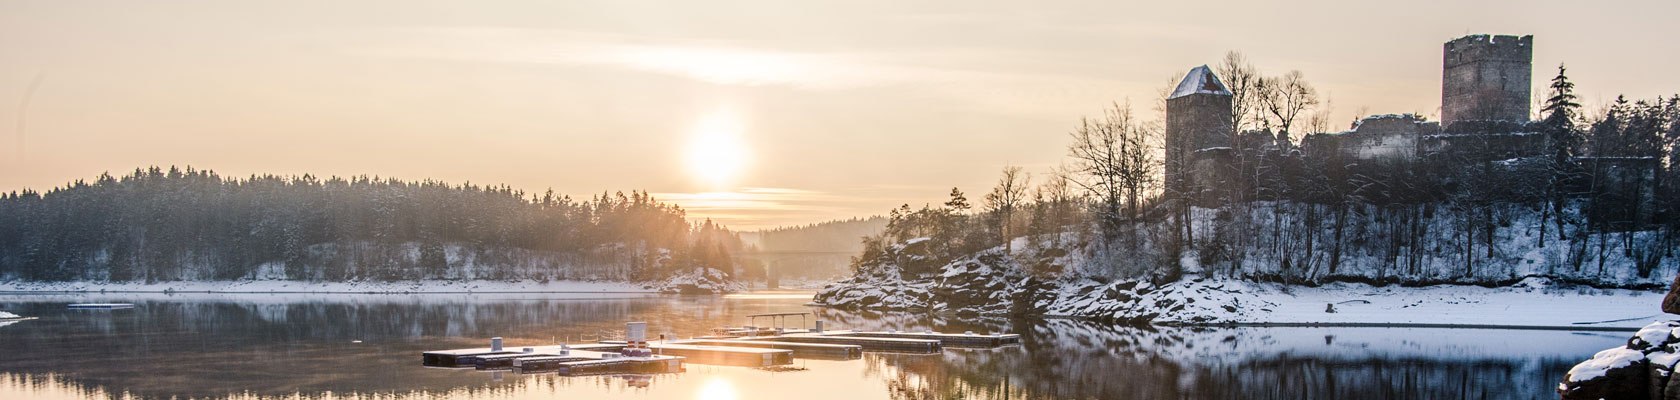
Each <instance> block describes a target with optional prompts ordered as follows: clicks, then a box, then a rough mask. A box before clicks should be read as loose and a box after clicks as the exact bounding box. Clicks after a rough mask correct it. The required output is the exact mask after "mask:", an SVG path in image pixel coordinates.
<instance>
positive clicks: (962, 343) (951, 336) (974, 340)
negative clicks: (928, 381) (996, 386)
mask: <svg viewBox="0 0 1680 400" xmlns="http://www.w3.org/2000/svg"><path fill="white" fill-rule="evenodd" d="M830 335H845V336H853V337H867V338H900V339H923V340H937V341H939V345H941V346H945V347H964V348H990V347H1003V346H1008V345H1012V344H1020V343H1021V335H1016V334H1003V335H980V334H975V333H973V332H969V333H961V334H956V333H934V332H919V333H918V332H849V331H846V332H844V333H842V332H836V333H831V334H830Z"/></svg>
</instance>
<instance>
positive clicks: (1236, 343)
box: [0, 293, 1626, 400]
mask: <svg viewBox="0 0 1680 400" xmlns="http://www.w3.org/2000/svg"><path fill="white" fill-rule="evenodd" d="M87 301H121V302H132V303H135V304H136V305H137V306H138V307H136V308H135V309H131V310H115V311H77V310H67V309H65V307H64V306H65V304H67V303H72V302H87ZM807 301H809V297H808V296H806V295H802V294H787V293H768V294H767V293H754V294H745V295H733V296H723V297H710V296H702V297H676V296H653V295H637V294H610V295H609V294H488V295H484V294H481V295H466V294H461V295H319V294H314V295H262V294H249V295H233V294H184V295H183V294H177V295H163V294H107V295H100V294H77V295H3V296H0V310H5V311H8V312H12V313H16V314H21V315H28V316H35V317H39V318H40V319H37V320H31V321H24V322H19V323H15V324H10V325H5V326H0V354H4V355H5V358H4V360H3V361H0V398H5V399H14V398H16V399H25V398H29V399H34V398H42V399H55V398H90V397H91V398H113V399H116V398H143V399H152V398H214V399H220V398H276V397H279V398H396V399H418V398H427V399H431V398H447V399H454V398H492V399H518V398H555V397H567V398H638V399H696V398H699V399H707V400H716V399H750V398H768V397H772V396H786V397H797V398H804V399H871V398H891V399H924V398H973V399H1005V398H1007V399H1070V398H1072V399H1080V398H1091V399H1157V398H1192V399H1224V398H1248V399H1256V398H1257V399H1272V398H1279V399H1281V398H1496V399H1528V398H1550V397H1554V396H1555V394H1553V392H1552V390H1553V388H1554V387H1555V385H1556V382H1557V381H1558V379H1559V378H1560V377H1561V376H1562V375H1563V373H1564V372H1565V371H1566V370H1567V369H1568V368H1569V367H1570V366H1571V365H1573V363H1574V362H1575V361H1578V360H1580V359H1584V358H1587V357H1589V356H1591V355H1592V353H1594V352H1596V351H1597V350H1599V349H1603V348H1607V347H1613V346H1616V345H1620V344H1622V342H1623V341H1624V340H1625V336H1626V334H1625V333H1614V332H1613V333H1576V332H1564V331H1500V330H1450V329H1384V328H1238V329H1206V328H1155V329H1145V328H1133V327H1113V326H1105V325H1100V324H1094V323H1087V322H1079V321H1070V320H1036V321H990V322H977V323H964V322H958V321H955V320H949V319H944V318H941V317H938V316H927V315H914V314H876V313H850V312H840V311H835V310H828V309H818V308H810V307H806V306H804V305H803V304H804V303H805V302H807ZM789 311H811V312H814V313H816V316H817V317H816V318H818V319H822V320H825V321H829V324H830V326H831V327H832V326H835V325H839V326H840V327H842V328H863V329H899V330H935V331H947V332H962V331H968V330H972V331H975V332H1007V333H1019V334H1021V335H1022V340H1023V344H1022V345H1021V346H1015V347H1005V348H999V349H989V350H947V351H945V352H943V353H941V354H933V355H912V354H884V353H868V354H866V355H865V357H864V358H863V359H862V360H852V361H822V360H796V361H795V363H794V364H793V365H791V366H784V367H780V368H775V369H753V368H744V367H724V366H708V365H699V364H689V366H688V372H686V373H681V374H666V375H653V376H588V377H561V376H556V375H552V374H539V375H519V374H513V373H510V372H482V371H474V370H472V369H437V368H425V367H422V366H421V365H420V352H422V351H427V350H439V349H450V348H462V347H478V346H482V345H483V344H484V343H485V342H486V341H487V339H488V338H489V337H492V336H502V337H505V338H506V340H507V343H508V345H509V346H510V347H514V348H517V347H520V346H526V345H538V344H549V343H553V342H554V341H556V340H571V341H573V342H577V341H584V340H595V339H596V338H599V337H603V336H612V335H615V334H616V333H617V331H618V330H619V329H622V327H623V322H626V321H646V322H648V323H649V327H650V330H651V331H652V332H650V333H669V334H674V335H677V336H684V337H686V336H691V335H698V334H704V333H705V332H707V331H708V330H709V329H710V328H713V327H716V326H720V325H725V324H732V325H738V324H742V323H744V322H745V321H746V318H745V316H746V315H748V314H754V313H766V312H789ZM357 341H360V342H359V343H358V342H357Z"/></svg>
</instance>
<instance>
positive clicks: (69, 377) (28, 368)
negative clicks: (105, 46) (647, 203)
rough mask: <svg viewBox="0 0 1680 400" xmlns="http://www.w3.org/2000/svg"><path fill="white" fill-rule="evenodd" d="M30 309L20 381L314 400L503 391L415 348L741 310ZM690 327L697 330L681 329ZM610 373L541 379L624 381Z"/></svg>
mask: <svg viewBox="0 0 1680 400" xmlns="http://www.w3.org/2000/svg"><path fill="white" fill-rule="evenodd" d="M22 307H23V309H24V310H25V311H27V312H28V313H29V315H43V316H45V317H43V318H41V319H39V320H35V321H30V323H31V325H30V326H27V327H26V328H27V329H14V328H17V327H10V328H8V329H7V330H6V331H0V354H6V355H7V358H6V360H5V361H4V362H3V363H0V366H3V370H4V373H0V375H3V376H7V377H11V379H20V380H22V381H20V382H27V383H28V384H30V385H41V384H46V383H47V382H54V383H55V384H61V385H66V386H69V387H75V388H79V389H77V390H82V391H84V392H85V393H88V394H93V393H99V392H101V391H102V390H105V389H102V388H117V389H115V390H119V391H126V392H128V393H130V394H132V395H135V396H139V397H152V396H158V397H170V396H184V397H193V398H222V397H228V396H230V393H248V394H253V395H258V396H274V395H286V396H291V395H299V396H302V397H305V398H312V397H316V396H318V395H320V394H322V393H326V392H329V391H330V392H335V393H340V394H343V393H403V392H415V393H419V392H422V391H425V392H452V391H467V393H469V394H471V393H473V392H475V391H497V390H505V389H506V388H507V387H508V386H509V385H510V384H511V382H514V381H519V379H507V380H505V381H501V382H498V381H494V380H488V379H485V378H486V377H485V376H483V375H480V373H478V372H472V371H461V370H442V369H426V368H421V367H419V366H418V364H419V354H420V353H421V352H423V351H428V350H437V349H440V348H451V347H471V346H480V345H483V343H484V342H483V341H484V340H485V339H487V338H489V337H491V336H505V337H507V340H508V344H509V345H510V346H520V345H529V344H537V343H547V342H548V341H549V340H550V338H560V337H571V338H573V339H574V340H576V339H578V338H583V337H593V336H597V335H599V334H601V333H602V332H609V331H617V330H622V329H623V326H624V325H623V323H624V322H625V321H626V320H629V319H630V318H632V316H634V317H635V318H646V317H649V316H660V317H659V318H655V320H660V319H664V321H663V323H672V324H690V325H696V326H705V327H710V326H711V325H713V323H712V322H707V321H706V319H707V318H713V319H717V318H721V317H720V316H719V315H723V314H727V313H730V312H733V311H732V308H733V307H737V305H735V304H731V303H727V302H721V301H695V300H694V299H685V300H680V301H679V300H675V299H671V298H655V299H650V300H607V301H600V300H561V301H550V300H531V301H498V302H487V303H478V302H471V301H463V302H458V303H447V302H446V303H438V302H427V303H425V304H423V305H421V304H415V303H407V302H375V303H355V302H300V303H288V304H242V303H234V302H169V301H155V302H143V303H140V304H139V306H138V307H136V308H134V309H129V310H118V311H110V312H103V311H102V312H65V311H64V310H63V304H61V303H33V304H31V303H25V304H23V305H22ZM691 328H692V329H698V328H695V327H689V326H685V327H683V328H682V329H684V330H683V331H684V332H688V329H691ZM355 340H360V341H362V343H353V342H352V341H355ZM609 378H611V377H601V378H594V377H591V378H573V379H540V378H539V380H538V381H537V382H541V384H543V385H549V386H554V385H576V384H586V383H587V382H599V383H601V384H615V385H624V384H625V382H624V380H623V379H616V380H614V379H609ZM121 394H122V393H120V392H119V393H116V394H110V395H109V397H111V398H118V397H120V396H121ZM77 397H86V396H83V395H78V396H77Z"/></svg>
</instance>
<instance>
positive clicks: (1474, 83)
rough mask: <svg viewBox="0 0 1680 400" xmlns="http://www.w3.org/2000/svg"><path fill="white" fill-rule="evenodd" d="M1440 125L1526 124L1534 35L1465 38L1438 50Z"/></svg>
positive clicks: (1473, 36)
mask: <svg viewBox="0 0 1680 400" xmlns="http://www.w3.org/2000/svg"><path fill="white" fill-rule="evenodd" d="M1441 54H1442V57H1441V58H1442V61H1441V121H1442V123H1443V126H1445V127H1447V128H1448V129H1449V130H1454V129H1453V124H1454V123H1457V122H1460V121H1508V122H1528V120H1529V117H1528V115H1529V84H1530V81H1531V79H1530V77H1531V76H1533V69H1534V68H1533V64H1534V62H1533V60H1534V36H1532V35H1525V36H1521V37H1518V36H1510V35H1470V36H1465V37H1461V38H1458V39H1453V40H1452V41H1449V42H1447V43H1446V44H1444V45H1442V50H1441Z"/></svg>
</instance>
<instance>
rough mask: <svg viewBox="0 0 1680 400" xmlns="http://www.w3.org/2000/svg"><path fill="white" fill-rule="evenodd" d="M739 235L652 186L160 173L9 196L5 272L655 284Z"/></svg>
mask: <svg viewBox="0 0 1680 400" xmlns="http://www.w3.org/2000/svg"><path fill="white" fill-rule="evenodd" d="M740 243H741V242H740V239H739V238H738V237H737V236H736V234H734V233H732V232H730V231H729V230H728V229H726V228H724V227H723V226H721V225H716V224H713V223H712V222H711V221H709V220H708V221H704V222H702V223H697V224H695V223H690V222H689V221H688V220H687V219H686V215H685V213H684V211H683V210H682V209H681V208H680V207H677V206H675V205H671V204H666V203H661V202H659V201H658V200H655V199H654V198H653V197H652V196H651V195H649V194H647V193H646V192H640V191H632V192H630V193H624V192H617V193H602V194H598V195H594V196H591V197H590V199H588V200H575V199H573V198H571V197H569V196H563V195H557V194H555V193H554V192H553V191H552V190H550V191H547V192H545V193H542V194H534V193H525V192H522V191H519V190H515V189H513V188H510V187H507V186H476V185H472V184H460V185H451V184H448V183H444V182H438V181H432V180H425V181H418V182H416V181H402V180H398V179H382V178H378V177H367V176H360V177H353V178H339V177H331V178H326V179H321V178H318V177H315V176H311V175H303V176H291V177H284V176H274V175H260V176H251V177H247V178H231V177H224V176H221V175H218V174H216V173H215V172H213V171H209V170H196V169H193V168H191V167H187V168H185V169H181V168H176V167H170V168H167V169H164V168H159V167H150V168H145V169H136V170H134V171H133V172H131V173H129V174H127V175H123V176H111V175H110V174H102V175H100V176H99V177H98V178H96V179H95V180H94V181H92V182H87V181H82V180H78V181H75V182H71V183H70V184H68V185H66V186H63V187H59V188H54V189H51V190H48V191H46V192H45V193H41V192H37V191H32V190H24V191H19V192H12V193H6V194H3V195H0V280H14V279H16V280H31V281H69V280H95V281H97V280H109V281H139V282H156V281H174V280H237V279H251V278H267V279H290V280H308V281H356V280H369V281H393V280H415V279H507V280H513V279H533V280H543V281H546V280H549V279H578V280H651V279H660V278H663V277H666V276H669V275H670V274H672V273H673V272H675V271H678V270H682V269H691V268H693V267H699V266H706V267H717V268H718V269H721V270H723V271H730V270H731V269H732V268H730V266H731V265H733V261H732V257H731V254H733V253H735V252H738V251H739V250H740V248H741V244H740Z"/></svg>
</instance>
